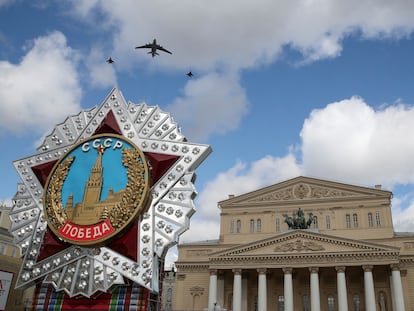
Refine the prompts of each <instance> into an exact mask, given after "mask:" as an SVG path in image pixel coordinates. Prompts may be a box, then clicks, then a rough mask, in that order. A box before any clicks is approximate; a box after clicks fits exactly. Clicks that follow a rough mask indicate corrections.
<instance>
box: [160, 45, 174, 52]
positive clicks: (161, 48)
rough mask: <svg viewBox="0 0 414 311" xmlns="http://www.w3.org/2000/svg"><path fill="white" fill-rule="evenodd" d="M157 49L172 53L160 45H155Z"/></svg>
mask: <svg viewBox="0 0 414 311" xmlns="http://www.w3.org/2000/svg"><path fill="white" fill-rule="evenodd" d="M157 49H158V50H161V51H164V52H167V53H169V54H172V53H171V52H170V51H168V50H167V49H165V48H163V47H162V46H160V45H159V46H157Z"/></svg>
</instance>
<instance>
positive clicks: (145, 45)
mask: <svg viewBox="0 0 414 311" xmlns="http://www.w3.org/2000/svg"><path fill="white" fill-rule="evenodd" d="M135 48H136V49H151V48H152V45H151V44H149V43H147V44H144V45H141V46H136V47H135Z"/></svg>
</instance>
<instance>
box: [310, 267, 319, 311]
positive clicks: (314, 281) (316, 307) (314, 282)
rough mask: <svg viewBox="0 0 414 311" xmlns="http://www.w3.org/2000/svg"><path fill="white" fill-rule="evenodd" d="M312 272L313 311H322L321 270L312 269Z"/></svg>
mask: <svg viewBox="0 0 414 311" xmlns="http://www.w3.org/2000/svg"><path fill="white" fill-rule="evenodd" d="M309 271H310V292H311V295H310V296H311V311H320V310H321V298H320V297H321V296H320V294H319V274H318V273H319V268H318V267H311V268H309Z"/></svg>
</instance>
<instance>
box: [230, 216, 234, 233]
mask: <svg viewBox="0 0 414 311" xmlns="http://www.w3.org/2000/svg"><path fill="white" fill-rule="evenodd" d="M230 233H234V220H233V219H232V220H230Z"/></svg>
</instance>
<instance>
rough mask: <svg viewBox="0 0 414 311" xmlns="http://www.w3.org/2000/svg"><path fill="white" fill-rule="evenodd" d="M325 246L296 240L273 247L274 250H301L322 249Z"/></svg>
mask: <svg viewBox="0 0 414 311" xmlns="http://www.w3.org/2000/svg"><path fill="white" fill-rule="evenodd" d="M323 250H325V247H323V245H321V244H317V243H315V242H312V241H303V240H300V239H299V240H296V241H292V242H288V243H284V244H282V245H278V246H276V247H275V248H274V252H293V251H296V252H302V251H323Z"/></svg>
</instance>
